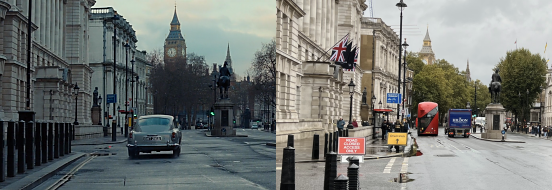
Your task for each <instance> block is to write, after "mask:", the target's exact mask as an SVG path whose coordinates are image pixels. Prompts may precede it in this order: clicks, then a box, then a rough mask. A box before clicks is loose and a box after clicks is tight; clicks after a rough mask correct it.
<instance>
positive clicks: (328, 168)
mask: <svg viewBox="0 0 552 190" xmlns="http://www.w3.org/2000/svg"><path fill="white" fill-rule="evenodd" d="M336 175H337V154H336V153H335V152H330V153H328V154H327V155H326V165H325V168H324V190H330V189H332V186H333V181H334V179H335V176H336Z"/></svg>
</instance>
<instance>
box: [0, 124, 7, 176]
mask: <svg viewBox="0 0 552 190" xmlns="http://www.w3.org/2000/svg"><path fill="white" fill-rule="evenodd" d="M0 154H2V155H0V163H1V164H0V182H1V181H6V168H5V167H4V159H5V157H4V121H2V119H0Z"/></svg>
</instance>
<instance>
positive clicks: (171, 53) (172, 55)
mask: <svg viewBox="0 0 552 190" xmlns="http://www.w3.org/2000/svg"><path fill="white" fill-rule="evenodd" d="M167 55H168V56H169V57H174V56H175V55H176V49H174V48H170V49H169V50H168V51H167Z"/></svg>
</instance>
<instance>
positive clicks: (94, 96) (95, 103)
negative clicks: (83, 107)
mask: <svg viewBox="0 0 552 190" xmlns="http://www.w3.org/2000/svg"><path fill="white" fill-rule="evenodd" d="M92 94H93V96H92V101H93V104H92V106H99V105H98V87H96V88H95V89H94V92H93V93H92Z"/></svg>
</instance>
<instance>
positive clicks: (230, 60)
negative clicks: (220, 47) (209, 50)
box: [225, 42, 232, 67]
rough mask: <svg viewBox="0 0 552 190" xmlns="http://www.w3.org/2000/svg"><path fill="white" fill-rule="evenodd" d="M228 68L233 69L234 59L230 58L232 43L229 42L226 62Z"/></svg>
mask: <svg viewBox="0 0 552 190" xmlns="http://www.w3.org/2000/svg"><path fill="white" fill-rule="evenodd" d="M225 61H226V62H227V63H228V67H232V57H230V42H228V48H227V49H226V60H225Z"/></svg>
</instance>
